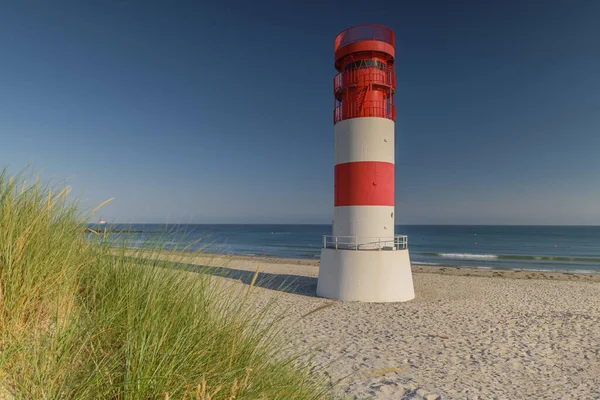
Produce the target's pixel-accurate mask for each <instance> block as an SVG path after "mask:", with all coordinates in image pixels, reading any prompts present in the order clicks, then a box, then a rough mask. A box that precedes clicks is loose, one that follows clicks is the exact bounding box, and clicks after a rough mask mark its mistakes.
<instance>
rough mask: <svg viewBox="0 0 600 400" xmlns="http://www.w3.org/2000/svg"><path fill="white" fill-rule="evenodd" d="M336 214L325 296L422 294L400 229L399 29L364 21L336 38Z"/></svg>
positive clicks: (323, 276) (324, 261) (325, 254)
mask: <svg viewBox="0 0 600 400" xmlns="http://www.w3.org/2000/svg"><path fill="white" fill-rule="evenodd" d="M334 55H335V68H336V70H337V71H338V74H337V75H336V77H335V78H334V84H333V86H334V99H335V101H334V102H335V104H334V114H333V123H334V136H335V139H334V142H335V156H334V162H335V167H334V182H335V183H334V206H335V208H334V219H333V227H332V236H326V237H324V239H323V249H322V251H321V266H320V269H319V282H318V285H317V294H318V295H320V296H323V297H330V298H336V299H340V300H359V301H382V302H386V301H406V300H410V299H412V298H414V289H413V283H412V274H411V271H410V257H409V253H408V246H407V238H406V236H401V235H395V233H394V221H395V216H394V120H395V117H396V110H395V107H394V91H395V87H396V75H395V73H394V33H393V32H392V30H391V29H389V28H387V27H385V26H382V25H358V26H355V27H352V28H349V29H346V30H344V31H343V32H341V33H340V34H339V35H337V36H336V38H335V41H334Z"/></svg>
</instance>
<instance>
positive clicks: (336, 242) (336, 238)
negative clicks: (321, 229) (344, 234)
mask: <svg viewBox="0 0 600 400" xmlns="http://www.w3.org/2000/svg"><path fill="white" fill-rule="evenodd" d="M337 248H338V237H337V236H336V237H335V249H336V250H337Z"/></svg>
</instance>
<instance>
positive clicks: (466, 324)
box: [186, 256, 600, 400]
mask: <svg viewBox="0 0 600 400" xmlns="http://www.w3.org/2000/svg"><path fill="white" fill-rule="evenodd" d="M186 261H189V262H190V263H191V264H196V265H213V266H222V267H224V268H225V271H226V272H227V273H228V274H229V276H230V277H231V278H232V279H234V280H237V281H240V282H241V283H243V284H248V283H249V282H250V281H251V279H252V275H253V273H254V271H255V270H256V268H257V267H258V266H259V265H260V271H262V272H261V274H260V278H259V280H258V284H257V286H258V287H256V288H255V292H254V293H255V296H256V300H257V301H258V302H262V301H266V300H267V299H269V298H272V296H277V304H278V306H280V307H283V308H285V309H286V310H287V321H286V322H285V323H286V328H287V329H286V330H287V334H288V335H289V338H290V340H291V342H290V343H291V345H292V346H291V347H293V348H294V349H295V350H296V351H304V352H307V355H306V357H309V356H310V357H312V361H311V365H312V369H313V370H314V371H315V373H319V374H324V375H325V376H326V377H327V379H328V380H329V381H330V382H332V383H333V382H337V385H336V386H335V388H336V389H335V390H336V392H337V393H338V394H339V395H340V396H342V397H343V398H350V399H371V398H373V399H427V400H432V399H524V398H536V399H567V398H574V399H575V398H576V399H598V398H600V276H598V275H576V274H569V273H547V272H546V273H540V272H527V271H504V270H473V269H464V268H438V267H424V266H423V267H422V266H415V267H413V272H414V284H415V291H416V299H415V300H413V301H410V302H406V303H388V304H365V303H356V302H338V301H331V300H327V299H322V298H317V297H315V288H316V284H317V279H316V277H317V276H318V261H312V260H290V259H276V258H260V257H221V256H194V257H190V258H189V260H186ZM282 285H284V286H285V289H281V287H282ZM324 305H329V307H326V308H323V309H321V310H319V311H317V312H314V313H312V314H310V315H308V316H305V317H302V316H303V315H305V314H306V313H308V312H310V311H311V310H314V309H315V308H317V307H320V306H324ZM340 380H341V381H340Z"/></svg>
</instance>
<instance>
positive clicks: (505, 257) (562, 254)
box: [90, 224, 600, 273]
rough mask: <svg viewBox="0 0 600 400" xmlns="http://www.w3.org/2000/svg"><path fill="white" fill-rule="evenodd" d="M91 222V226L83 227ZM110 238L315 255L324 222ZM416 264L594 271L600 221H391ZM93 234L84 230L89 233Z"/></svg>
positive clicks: (155, 230)
mask: <svg viewBox="0 0 600 400" xmlns="http://www.w3.org/2000/svg"><path fill="white" fill-rule="evenodd" d="M90 227H91V228H98V226H97V225H90ZM111 228H113V229H129V230H135V231H139V232H130V233H118V234H114V233H113V234H111V236H110V240H111V241H113V242H114V243H115V244H116V243H119V242H121V241H123V240H124V241H126V242H127V245H128V246H132V247H141V246H148V245H151V246H156V245H158V244H160V245H162V246H164V247H165V248H166V249H183V248H186V249H187V250H190V251H197V250H203V251H206V252H212V253H222V254H231V255H263V256H275V257H286V258H304V259H318V257H319V254H320V249H321V246H322V242H323V239H322V237H323V235H330V234H331V225H164V224H163V225H158V224H133V225H127V226H125V225H117V226H112V227H111ZM396 233H397V234H406V235H408V245H409V250H410V255H411V261H412V262H413V264H417V265H433V266H436V265H439V266H442V265H443V266H466V267H475V268H498V269H531V270H539V271H545V270H550V271H557V270H560V271H570V272H576V273H600V226H449V225H443V226H433V225H421V226H412V225H409V226H396ZM91 236H93V235H91V234H90V237H91Z"/></svg>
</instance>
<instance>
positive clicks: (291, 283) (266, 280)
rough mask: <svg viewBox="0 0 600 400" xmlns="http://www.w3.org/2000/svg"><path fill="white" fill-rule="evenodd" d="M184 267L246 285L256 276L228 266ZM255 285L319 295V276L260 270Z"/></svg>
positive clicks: (251, 272) (301, 293)
mask: <svg viewBox="0 0 600 400" xmlns="http://www.w3.org/2000/svg"><path fill="white" fill-rule="evenodd" d="M183 269H185V270H187V271H191V272H196V273H204V274H211V275H215V276H221V277H223V278H228V279H234V280H236V281H239V282H242V283H243V284H245V285H250V283H251V282H252V278H253V277H254V271H244V270H239V269H233V268H227V267H203V266H199V265H193V264H187V265H186V266H185V267H184V268H183ZM254 286H257V287H261V288H265V289H270V290H277V291H280V292H285V293H293V294H298V295H301V296H307V297H317V294H316V292H317V278H313V277H309V276H299V275H289V274H271V273H267V272H259V273H258V277H257V278H256V282H255V283H254Z"/></svg>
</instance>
